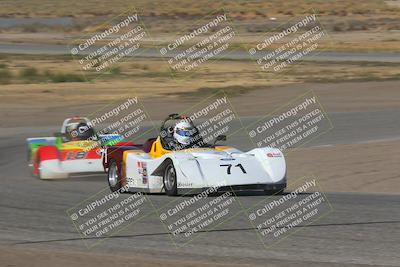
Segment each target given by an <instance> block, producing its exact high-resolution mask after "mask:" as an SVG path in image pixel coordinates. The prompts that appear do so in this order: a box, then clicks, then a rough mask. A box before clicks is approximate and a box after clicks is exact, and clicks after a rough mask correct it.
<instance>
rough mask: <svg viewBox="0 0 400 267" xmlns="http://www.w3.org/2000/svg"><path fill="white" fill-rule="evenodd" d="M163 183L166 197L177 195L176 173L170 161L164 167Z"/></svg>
mask: <svg viewBox="0 0 400 267" xmlns="http://www.w3.org/2000/svg"><path fill="white" fill-rule="evenodd" d="M163 183H164V189H165V193H167V195H168V196H176V195H177V194H178V187H177V181H176V171H175V167H174V164H173V163H172V161H171V160H168V163H167V166H166V167H165V170H164V177H163Z"/></svg>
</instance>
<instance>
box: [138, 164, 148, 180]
mask: <svg viewBox="0 0 400 267" xmlns="http://www.w3.org/2000/svg"><path fill="white" fill-rule="evenodd" d="M137 167H138V172H139V176H141V177H142V183H143V184H147V183H148V176H147V163H146V162H141V161H138V162H137Z"/></svg>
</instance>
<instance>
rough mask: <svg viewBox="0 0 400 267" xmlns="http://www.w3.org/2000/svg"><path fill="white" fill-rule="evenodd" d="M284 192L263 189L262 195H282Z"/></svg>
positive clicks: (281, 190)
mask: <svg viewBox="0 0 400 267" xmlns="http://www.w3.org/2000/svg"><path fill="white" fill-rule="evenodd" d="M284 190H285V189H270V190H268V189H265V190H264V193H265V194H266V195H282V194H283V191H284Z"/></svg>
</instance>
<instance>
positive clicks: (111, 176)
mask: <svg viewBox="0 0 400 267" xmlns="http://www.w3.org/2000/svg"><path fill="white" fill-rule="evenodd" d="M107 181H108V186H109V187H110V190H111V192H115V191H117V190H119V189H120V188H121V175H120V173H119V170H118V165H117V162H116V161H115V160H111V162H110V164H109V165H108V172H107Z"/></svg>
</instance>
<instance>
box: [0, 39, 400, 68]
mask: <svg viewBox="0 0 400 267" xmlns="http://www.w3.org/2000/svg"><path fill="white" fill-rule="evenodd" d="M96 49H97V48H96V47H91V48H88V49H87V51H85V52H84V53H82V55H85V54H89V53H91V52H93V51H95V50H96ZM0 53H2V54H22V55H26V54H28V55H43V54H45V55H70V54H71V52H70V48H69V46H67V45H59V44H32V43H12V44H10V43H1V44H0ZM174 53H175V54H174ZM174 53H171V55H170V56H175V55H176V54H178V53H179V51H175V52H174ZM136 55H140V57H144V58H159V57H161V54H160V51H159V50H158V49H156V48H140V49H138V50H137V52H135V54H134V55H133V56H136ZM216 58H220V59H233V60H247V59H250V56H249V54H248V52H247V51H243V50H239V51H233V52H227V53H222V54H221V55H219V56H216ZM303 60H305V61H335V62H347V61H355V62H357V61H365V62H394V63H396V62H397V63H398V62H400V59H399V56H398V54H397V53H389V52H387V53H386V52H377V53H373V52H370V53H358V52H329V51H326V52H318V53H314V52H312V53H310V54H309V55H306V56H304V58H303Z"/></svg>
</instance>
